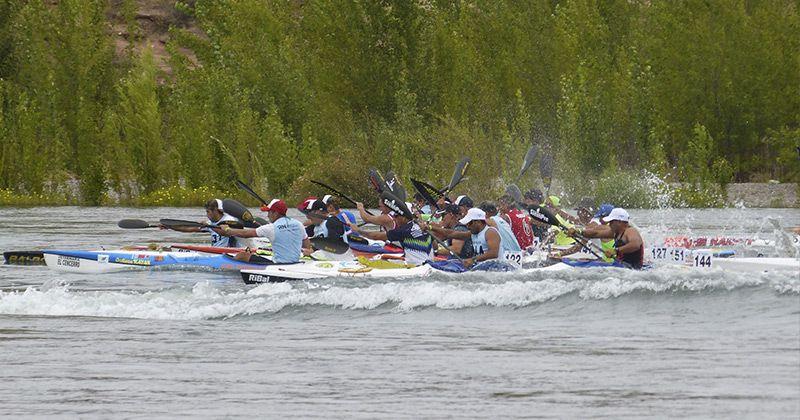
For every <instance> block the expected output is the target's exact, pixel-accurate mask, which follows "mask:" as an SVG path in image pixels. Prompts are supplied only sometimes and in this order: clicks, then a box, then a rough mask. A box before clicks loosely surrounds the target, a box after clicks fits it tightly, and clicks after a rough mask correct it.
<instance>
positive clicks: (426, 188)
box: [411, 178, 441, 210]
mask: <svg viewBox="0 0 800 420" xmlns="http://www.w3.org/2000/svg"><path fill="white" fill-rule="evenodd" d="M411 185H412V186H414V189H415V190H416V191H417V192H418V193H419V195H421V196H422V198H423V199H424V200H425V202H426V203H428V205H430V206H431V208H437V209H438V208H439V205H438V204H436V201H437V200H436V198H434V197H433V194H437V195H440V193H439V191H438V190H437V189H436V188H433V187H432V186H431V185H429V184H426V183H424V182H422V181H418V180H416V179H414V178H411ZM439 210H441V209H439Z"/></svg>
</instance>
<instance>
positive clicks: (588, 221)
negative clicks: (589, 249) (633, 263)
mask: <svg viewBox="0 0 800 420" xmlns="http://www.w3.org/2000/svg"><path fill="white" fill-rule="evenodd" d="M611 210H614V206H613V205H611V204H608V203H604V204H601V205H600V208H598V209H597V211H596V212H594V215H592V212H591V209H589V208H586V207H582V208H580V209H578V219H579V220H580V223H581V224H582V225H583V226H585V227H587V228H597V227H600V226H602V225H604V224H606V223H605V222H603V218H604V217H606V216H608V215H609V214H610V213H611ZM590 241H591V243H592V244H593V245H594V247H595V249H600V250H601V253H600V254H598V255H599V256H600V258H601V259H602V260H603V261H605V262H613V261H614V256H610V257H609V256H607V255H605V251H606V250H610V249H613V248H614V239H597V238H595V239H591V240H590ZM582 249H583V246H582V245H581V244H580V243H576V244H575V245H574V246H573V247H572V248H569V249H565V250H563V251H560V252H556V253H554V254H553V255H551V256H552V257H553V258H561V257H566V256H568V255H572V254H574V253H576V252H578V251H581V250H582Z"/></svg>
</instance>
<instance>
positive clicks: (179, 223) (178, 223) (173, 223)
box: [158, 219, 208, 228]
mask: <svg viewBox="0 0 800 420" xmlns="http://www.w3.org/2000/svg"><path fill="white" fill-rule="evenodd" d="M158 222H159V223H161V224H162V225H164V226H165V227H167V228H173V227H208V225H207V224H205V223H198V222H193V221H191V220H176V219H161V220H159V221H158Z"/></svg>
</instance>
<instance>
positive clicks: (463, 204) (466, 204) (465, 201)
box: [453, 195, 475, 217]
mask: <svg viewBox="0 0 800 420" xmlns="http://www.w3.org/2000/svg"><path fill="white" fill-rule="evenodd" d="M453 204H455V205H457V206H458V208H460V209H461V217H464V216H466V215H467V211H469V209H471V208H472V207H473V206H475V204H474V203H473V201H472V199H471V198H469V196H468V195H459V196H458V197H456V201H454V202H453Z"/></svg>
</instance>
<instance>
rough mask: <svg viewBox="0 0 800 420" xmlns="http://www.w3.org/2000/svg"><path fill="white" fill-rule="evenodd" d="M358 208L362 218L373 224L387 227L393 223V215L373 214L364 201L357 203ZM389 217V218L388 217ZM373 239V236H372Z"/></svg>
mask: <svg viewBox="0 0 800 420" xmlns="http://www.w3.org/2000/svg"><path fill="white" fill-rule="evenodd" d="M356 209H357V210H358V214H359V215H360V216H361V220H363V221H365V222H366V223H370V224H373V225H378V226H383V227H387V226H390V225H391V220H389V219H391V217H390V216H389V215H386V214H378V215H371V214H368V213H367V209H365V208H364V203H356ZM387 218H388V219H387ZM370 239H372V238H370Z"/></svg>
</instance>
